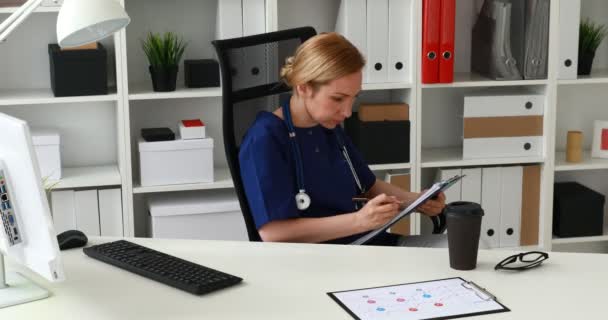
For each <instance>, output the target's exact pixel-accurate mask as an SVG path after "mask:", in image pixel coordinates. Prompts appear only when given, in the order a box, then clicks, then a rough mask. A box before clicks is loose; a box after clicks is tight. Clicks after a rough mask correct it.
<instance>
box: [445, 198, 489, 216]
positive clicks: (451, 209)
mask: <svg viewBox="0 0 608 320" xmlns="http://www.w3.org/2000/svg"><path fill="white" fill-rule="evenodd" d="M445 212H446V214H448V215H455V216H463V215H469V216H483V215H484V212H483V209H482V208H481V206H480V205H479V203H475V202H468V201H455V202H452V203H450V204H448V205H447V206H446V208H445Z"/></svg>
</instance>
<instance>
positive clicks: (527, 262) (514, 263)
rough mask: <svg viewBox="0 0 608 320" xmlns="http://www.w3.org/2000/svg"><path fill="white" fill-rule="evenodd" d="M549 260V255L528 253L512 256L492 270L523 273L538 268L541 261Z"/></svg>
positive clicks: (535, 252)
mask: <svg viewBox="0 0 608 320" xmlns="http://www.w3.org/2000/svg"><path fill="white" fill-rule="evenodd" d="M547 259H549V254H548V253H546V252H540V251H529V252H524V253H520V254H514V255H512V256H509V257H507V258H505V259H504V260H502V261H501V262H499V263H498V264H497V265H496V266H495V267H494V270H500V269H502V270H516V271H523V270H528V269H531V268H534V267H538V266H539V265H540V264H541V263H542V262H543V261H545V260H547Z"/></svg>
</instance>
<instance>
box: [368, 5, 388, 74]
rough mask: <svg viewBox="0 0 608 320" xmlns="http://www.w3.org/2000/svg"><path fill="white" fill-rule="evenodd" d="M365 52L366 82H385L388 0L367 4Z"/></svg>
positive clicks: (386, 72) (386, 70)
mask: <svg viewBox="0 0 608 320" xmlns="http://www.w3.org/2000/svg"><path fill="white" fill-rule="evenodd" d="M372 3H373V4H372ZM367 53H368V55H367V64H366V66H365V70H366V73H367V79H366V80H367V81H366V82H367V83H383V82H387V81H388V69H389V68H388V0H373V1H370V3H369V5H368V6H367Z"/></svg>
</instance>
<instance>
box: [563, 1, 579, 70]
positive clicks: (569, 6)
mask: <svg viewBox="0 0 608 320" xmlns="http://www.w3.org/2000/svg"><path fill="white" fill-rule="evenodd" d="M580 23H581V0H560V2H559V32H558V34H559V70H558V78H559V79H576V78H577V68H578V38H579V26H580Z"/></svg>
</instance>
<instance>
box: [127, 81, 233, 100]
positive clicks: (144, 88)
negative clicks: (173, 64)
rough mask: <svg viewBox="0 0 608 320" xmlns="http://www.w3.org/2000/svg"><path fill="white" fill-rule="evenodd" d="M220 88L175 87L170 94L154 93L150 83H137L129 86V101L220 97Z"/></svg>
mask: <svg viewBox="0 0 608 320" xmlns="http://www.w3.org/2000/svg"><path fill="white" fill-rule="evenodd" d="M221 96H222V88H221V87H213V88H185V87H179V86H178V87H177V89H176V90H175V91H172V92H155V91H153V90H152V83H138V84H131V85H129V100H156V99H185V98H208V97H214V98H215V97H221Z"/></svg>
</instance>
